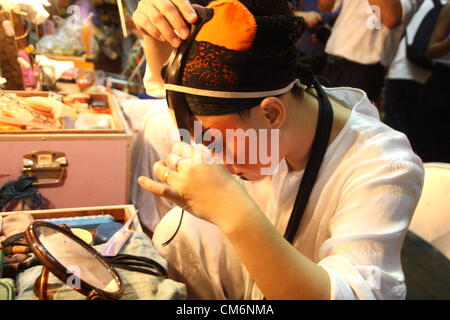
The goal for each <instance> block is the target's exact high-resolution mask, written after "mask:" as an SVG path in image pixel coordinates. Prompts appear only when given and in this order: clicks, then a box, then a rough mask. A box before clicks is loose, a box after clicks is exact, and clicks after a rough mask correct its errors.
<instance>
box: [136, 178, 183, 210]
mask: <svg viewBox="0 0 450 320" xmlns="http://www.w3.org/2000/svg"><path fill="white" fill-rule="evenodd" d="M138 182H139V185H140V186H141V187H142V188H144V189H145V190H147V191H148V192H151V193H153V194H154V195H157V196H160V197H164V198H166V199H168V200H169V201H172V202H174V203H176V204H177V205H178V206H180V207H183V206H184V205H185V204H186V202H185V200H184V199H183V197H182V196H181V195H180V193H179V192H178V191H177V190H175V189H174V188H172V187H170V186H168V185H166V184H163V183H159V182H156V181H154V180H152V179H150V178H147V177H139V179H138Z"/></svg>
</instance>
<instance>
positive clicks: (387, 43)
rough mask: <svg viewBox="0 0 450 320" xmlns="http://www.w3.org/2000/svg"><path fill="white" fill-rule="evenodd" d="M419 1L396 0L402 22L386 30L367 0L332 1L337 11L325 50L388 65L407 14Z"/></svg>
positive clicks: (366, 62)
mask: <svg viewBox="0 0 450 320" xmlns="http://www.w3.org/2000/svg"><path fill="white" fill-rule="evenodd" d="M422 1H423V0H400V2H401V5H402V9H403V14H402V24H401V25H400V26H398V27H396V28H394V29H389V28H388V27H386V26H385V25H383V24H382V23H381V20H380V14H379V13H377V11H376V10H375V12H374V10H373V9H374V8H373V7H372V6H371V5H370V3H369V1H368V0H336V1H335V5H334V8H333V10H336V9H338V8H341V13H340V14H339V17H338V18H337V20H336V23H335V25H334V26H333V31H332V32H331V36H330V39H329V40H328V42H327V45H326V48H325V52H326V53H328V54H331V55H334V56H338V57H342V58H345V59H347V60H350V61H354V62H357V63H360V64H376V63H379V62H380V63H381V64H382V65H384V66H386V67H387V66H389V64H390V63H391V61H392V59H393V57H394V55H395V53H396V52H397V47H398V44H399V41H400V38H401V37H402V35H403V32H404V30H405V27H406V25H407V24H408V22H409V20H410V18H411V16H412V15H413V13H414V12H415V11H416V10H417V8H418V7H419V6H420V4H421V3H422Z"/></svg>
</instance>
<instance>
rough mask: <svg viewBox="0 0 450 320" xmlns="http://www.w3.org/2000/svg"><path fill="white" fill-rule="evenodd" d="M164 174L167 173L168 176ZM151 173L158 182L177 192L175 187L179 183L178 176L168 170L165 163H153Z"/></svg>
mask: <svg viewBox="0 0 450 320" xmlns="http://www.w3.org/2000/svg"><path fill="white" fill-rule="evenodd" d="M166 172H169V174H166ZM153 173H154V175H155V177H157V178H158V179H159V180H161V181H162V182H165V183H166V184H168V185H169V186H172V187H174V188H175V189H177V190H178V188H177V186H178V184H179V183H178V182H179V181H180V174H179V173H178V172H176V171H175V170H173V169H171V168H169V167H168V164H167V163H165V162H164V161H158V162H155V164H154V165H153ZM165 175H166V176H165Z"/></svg>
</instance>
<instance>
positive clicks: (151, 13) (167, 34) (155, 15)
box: [148, 5, 181, 48]
mask: <svg viewBox="0 0 450 320" xmlns="http://www.w3.org/2000/svg"><path fill="white" fill-rule="evenodd" d="M148 17H149V20H150V22H151V23H152V25H153V26H154V27H155V28H156V29H158V31H159V32H160V33H161V34H162V35H163V37H164V38H165V39H166V40H167V41H168V42H169V43H170V44H171V45H172V46H173V47H175V48H177V47H178V46H179V45H180V44H181V40H180V38H179V37H178V36H177V35H176V34H175V32H174V29H173V27H172V26H171V25H170V23H169V21H167V19H166V17H165V16H164V14H163V13H162V12H161V11H159V10H158V9H157V8H156V7H155V6H153V5H152V6H149V8H148Z"/></svg>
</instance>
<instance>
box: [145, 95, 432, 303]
mask: <svg viewBox="0 0 450 320" xmlns="http://www.w3.org/2000/svg"><path fill="white" fill-rule="evenodd" d="M326 91H327V93H328V94H329V95H331V96H334V97H335V99H336V100H337V101H339V102H340V103H342V104H343V105H345V106H346V107H348V108H350V109H353V110H352V113H351V116H350V119H349V120H348V122H347V124H346V125H345V127H344V128H343V129H342V131H341V132H340V133H339V135H338V136H337V137H336V139H335V140H334V141H333V142H332V144H331V145H330V146H329V147H328V150H327V152H326V155H325V159H324V163H323V166H322V169H321V171H320V173H319V177H318V180H317V182H316V185H315V187H314V189H313V191H312V194H311V198H310V201H309V204H308V206H307V208H306V211H305V215H304V217H303V220H302V223H301V225H300V229H299V232H298V235H299V236H298V237H297V238H296V240H295V242H294V246H295V248H297V249H298V250H299V251H300V252H302V253H303V254H304V255H305V256H306V257H308V258H309V259H311V260H312V261H314V262H316V263H317V264H318V265H320V266H321V267H323V268H324V269H325V270H326V271H327V272H328V274H329V276H330V280H331V291H332V292H331V298H332V299H402V298H404V297H405V292H406V291H405V284H404V275H403V272H402V268H401V263H400V250H401V245H402V241H403V239H404V236H405V233H406V231H407V229H408V225H409V223H410V221H411V218H412V214H413V212H414V209H415V207H416V204H417V202H418V200H419V197H420V193H421V190H422V184H423V174H424V171H423V166H422V162H421V160H420V159H419V158H418V157H417V156H416V155H415V154H414V153H413V152H412V150H411V147H410V144H409V142H408V140H407V138H406V136H405V135H403V134H402V133H399V132H396V131H394V130H393V129H391V128H389V127H388V126H386V125H384V124H383V123H381V122H380V120H379V115H378V112H377V109H376V108H375V107H374V106H373V105H372V104H371V103H370V102H369V100H368V99H367V96H366V95H365V94H364V93H363V92H362V91H360V90H357V89H350V88H337V89H327V90H326ZM151 123H152V124H154V125H157V126H158V127H160V128H165V127H166V124H164V123H161V122H158V121H152V122H151ZM153 130H155V131H157V130H158V129H157V128H153ZM152 140H153V139H152ZM152 143H153V144H154V145H157V144H159V143H156V142H155V141H153V142H152ZM160 145H161V144H160ZM160 155H161V156H163V157H164V156H167V150H166V151H161V152H160ZM302 174H303V173H302V172H288V170H287V166H286V163H285V162H284V160H283V162H282V166H281V170H279V171H278V172H277V174H275V175H274V176H271V177H270V176H268V177H266V178H265V179H263V180H261V181H257V182H244V181H242V183H243V185H244V186H245V187H246V189H247V190H248V192H249V193H250V195H251V196H252V197H253V198H254V199H255V201H256V202H257V203H258V205H259V206H260V207H261V209H262V210H263V211H264V212H265V213H266V215H267V216H268V218H269V219H270V220H271V221H272V222H273V224H274V225H275V227H276V228H277V229H278V230H279V231H280V232H281V233H284V231H285V229H286V225H287V221H288V219H289V216H290V214H291V210H292V207H293V203H294V199H295V196H296V192H297V190H298V186H299V184H300V180H301V177H302ZM224 196H226V195H224ZM230 214H232V213H230ZM179 219H180V209H179V208H175V209H173V210H171V211H170V212H169V213H168V214H166V215H165V216H164V218H163V219H162V220H161V222H160V223H159V224H158V225H157V227H156V230H155V233H154V237H153V241H154V244H155V247H157V248H158V250H159V251H160V253H161V254H162V255H163V256H164V258H166V259H167V260H168V261H169V263H170V264H172V265H173V266H174V267H175V269H176V274H178V277H177V280H179V281H182V282H185V283H186V284H187V286H188V291H189V292H190V294H191V295H192V297H195V298H201V299H227V298H228V299H261V298H262V294H261V292H260V290H259V289H258V288H257V286H256V285H255V283H254V282H253V281H252V279H251V278H250V276H249V274H248V272H247V271H246V269H245V267H244V266H243V265H242V263H241V262H240V260H239V257H238V256H237V255H236V253H235V251H234V249H233V248H232V247H231V245H230V243H229V242H228V240H227V239H226V238H225V237H224V235H223V234H222V233H221V232H220V230H219V229H218V228H217V227H216V226H214V225H212V224H210V223H208V222H205V221H203V220H200V219H198V218H196V217H194V216H192V215H190V214H189V213H185V216H184V219H183V222H182V224H181V227H180V230H179V232H178V234H177V235H176V237H175V238H174V239H173V241H172V242H171V243H170V244H169V245H167V246H166V247H162V246H161V244H162V243H164V242H165V241H167V240H168V239H169V238H170V237H171V236H172V234H173V233H174V231H175V230H176V228H177V226H178V223H179ZM155 220H156V218H155ZM243 241H245V239H243ZM280 285H283V284H280Z"/></svg>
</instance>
